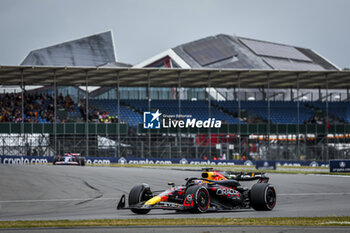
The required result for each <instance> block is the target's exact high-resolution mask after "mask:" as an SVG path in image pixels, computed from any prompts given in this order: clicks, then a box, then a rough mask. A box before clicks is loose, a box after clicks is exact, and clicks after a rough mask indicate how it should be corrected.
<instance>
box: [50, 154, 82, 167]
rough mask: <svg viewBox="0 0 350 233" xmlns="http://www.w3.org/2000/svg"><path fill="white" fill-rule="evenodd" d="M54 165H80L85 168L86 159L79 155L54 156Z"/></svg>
mask: <svg viewBox="0 0 350 233" xmlns="http://www.w3.org/2000/svg"><path fill="white" fill-rule="evenodd" d="M52 164H53V165H78V166H85V158H84V157H81V156H80V154H79V153H65V154H64V156H62V155H59V156H54V157H53V162H52Z"/></svg>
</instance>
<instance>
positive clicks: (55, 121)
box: [53, 70, 57, 156]
mask: <svg viewBox="0 0 350 233" xmlns="http://www.w3.org/2000/svg"><path fill="white" fill-rule="evenodd" d="M53 88H54V99H53V102H54V103H53V108H54V121H53V122H54V127H53V133H54V138H55V155H56V156H57V80H56V70H54V71H53Z"/></svg>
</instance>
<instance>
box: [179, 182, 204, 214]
mask: <svg viewBox="0 0 350 233" xmlns="http://www.w3.org/2000/svg"><path fill="white" fill-rule="evenodd" d="M185 198H186V200H185V202H188V203H189V204H190V206H192V203H193V208H191V209H190V211H191V212H193V213H205V212H206V211H207V210H208V208H209V204H210V197H209V192H208V190H207V189H206V188H205V187H204V186H201V185H193V186H190V187H188V188H187V190H186V193H185Z"/></svg>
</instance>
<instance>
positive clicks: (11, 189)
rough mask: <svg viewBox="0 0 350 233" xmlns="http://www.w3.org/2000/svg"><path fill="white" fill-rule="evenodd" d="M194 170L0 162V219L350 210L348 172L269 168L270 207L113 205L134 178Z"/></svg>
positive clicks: (179, 180)
mask: <svg viewBox="0 0 350 233" xmlns="http://www.w3.org/2000/svg"><path fill="white" fill-rule="evenodd" d="M193 176H197V177H199V176H200V173H199V172H195V171H180V170H170V169H164V168H162V169H155V168H124V167H69V166H51V165H0V220H56V219H71V220H74V219H106V218H108V219H133V218H212V217H215V218H221V217H227V218H249V217H317V216H349V215H350V204H349V203H350V177H346V176H321V175H284V174H270V178H271V179H270V182H271V183H272V184H273V185H274V186H275V188H276V190H277V198H278V200H277V205H276V207H275V209H274V210H273V211H267V212H257V211H254V210H235V211H225V212H218V213H205V214H190V213H181V212H180V213H179V212H175V211H163V210H152V211H151V212H150V213H149V214H147V215H135V214H133V213H132V212H131V211H129V210H119V211H117V210H116V209H115V206H116V204H117V201H118V200H119V198H120V197H121V195H122V194H127V193H128V192H129V190H130V189H131V188H132V186H133V185H135V184H138V183H148V184H149V185H150V186H151V189H152V190H162V189H164V188H167V183H168V182H169V181H172V182H175V183H176V184H179V185H180V184H183V183H184V178H185V177H193ZM249 185H251V183H247V186H249ZM0 232H1V231H0ZM72 232H74V231H72ZM77 232H79V231H77Z"/></svg>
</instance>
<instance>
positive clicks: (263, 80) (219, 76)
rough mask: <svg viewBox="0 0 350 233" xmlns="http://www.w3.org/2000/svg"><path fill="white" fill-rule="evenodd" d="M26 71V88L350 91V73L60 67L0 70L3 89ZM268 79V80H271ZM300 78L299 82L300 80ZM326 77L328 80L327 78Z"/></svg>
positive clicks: (27, 67)
mask: <svg viewBox="0 0 350 233" xmlns="http://www.w3.org/2000/svg"><path fill="white" fill-rule="evenodd" d="M22 71H23V83H24V85H44V86H45V85H46V86H47V85H53V84H54V72H55V73H56V81H57V85H58V86H78V85H79V86H80V85H85V84H86V83H85V81H86V74H88V85H90V86H111V85H116V83H117V74H119V83H120V86H123V87H141V86H147V85H148V75H149V80H150V86H152V87H176V86H178V80H179V79H178V77H179V76H178V75H179V74H180V77H181V86H182V87H208V86H209V79H208V76H209V75H210V86H211V87H225V88H230V87H238V86H239V82H238V77H239V78H240V87H241V88H263V87H264V88H267V87H268V82H267V81H268V80H269V83H270V84H269V87H270V88H297V86H298V85H297V80H299V87H300V88H327V81H326V80H328V88H329V89H346V88H350V71H339V70H327V71H302V70H300V71H297V70H291V71H286V70H284V71H280V70H262V69H261V70H248V69H182V68H172V69H164V68H162V69H160V68H105V67H57V66H0V85H21V73H22ZM268 77H269V78H268ZM297 77H299V79H298V78H297ZM326 77H327V78H326Z"/></svg>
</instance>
